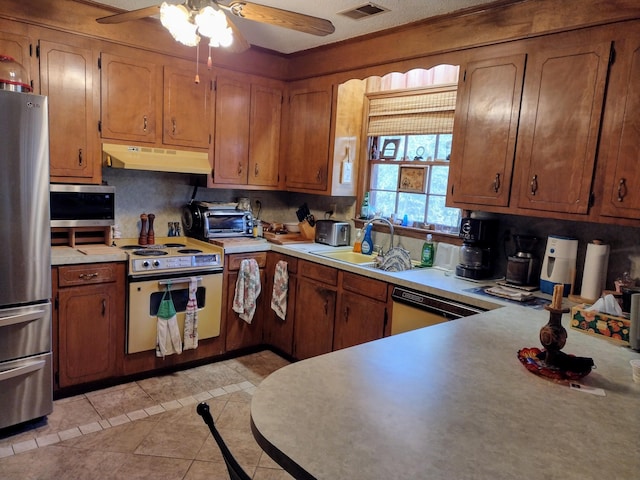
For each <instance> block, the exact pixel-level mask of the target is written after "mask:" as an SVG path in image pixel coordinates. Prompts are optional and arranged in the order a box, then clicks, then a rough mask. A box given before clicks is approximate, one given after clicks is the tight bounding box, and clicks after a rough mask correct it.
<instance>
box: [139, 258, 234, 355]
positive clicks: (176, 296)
mask: <svg viewBox="0 0 640 480" xmlns="http://www.w3.org/2000/svg"><path fill="white" fill-rule="evenodd" d="M193 276H194V277H195V278H197V279H198V289H197V292H196V298H197V304H198V338H199V339H200V340H204V339H206V338H213V337H217V336H219V335H220V317H221V315H222V271H221V270H220V271H215V272H198V273H197V274H194V275H193ZM190 281H191V276H190V275H189V274H188V273H187V274H185V273H181V274H177V275H163V276H152V277H140V278H129V298H128V301H129V307H128V318H127V353H138V352H144V351H147V350H155V348H156V338H157V321H158V317H157V315H158V307H159V306H160V302H161V300H162V296H163V295H164V293H165V291H166V290H167V289H169V291H170V293H171V299H172V300H173V304H174V306H175V309H176V317H177V319H178V328H179V330H180V335H181V337H182V340H183V341H184V319H185V311H186V308H187V302H188V300H189V282H190Z"/></svg>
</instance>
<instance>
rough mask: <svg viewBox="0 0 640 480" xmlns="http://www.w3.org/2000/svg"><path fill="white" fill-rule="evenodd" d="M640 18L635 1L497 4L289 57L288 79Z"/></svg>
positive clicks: (543, 0)
mask: <svg viewBox="0 0 640 480" xmlns="http://www.w3.org/2000/svg"><path fill="white" fill-rule="evenodd" d="M638 18H640V2H638V1H637V0H514V1H506V2H505V1H500V2H496V3H494V4H493V6H492V8H487V7H486V6H485V7H482V8H476V9H467V10H465V11H463V12H462V13H458V14H452V15H443V16H440V17H436V18H432V19H429V20H424V21H421V22H416V23H413V24H411V25H408V26H403V27H398V28H394V29H390V30H386V31H384V32H379V33H377V34H372V35H367V36H362V37H358V38H356V39H351V40H346V41H343V42H339V43H335V44H332V45H328V46H325V47H319V48H316V49H313V50H308V51H305V52H298V53H295V54H291V55H290V56H289V60H290V61H289V65H288V67H289V72H288V75H287V78H288V79H289V80H303V79H307V78H313V77H318V76H323V75H331V74H339V73H343V72H349V71H354V70H358V69H366V70H370V71H371V70H372V71H375V69H376V68H378V69H379V68H380V66H385V65H388V64H390V63H394V62H395V63H397V62H410V61H411V60H415V59H417V58H420V57H423V58H424V57H427V56H432V55H441V54H445V53H448V52H460V51H462V50H465V49H469V48H473V47H480V46H485V45H492V44H497V43H503V42H507V41H513V40H521V39H525V38H532V37H536V36H542V35H546V34H550V33H557V32H562V31H570V30H577V29H580V28H585V27H590V26H597V25H605V24H609V23H614V22H620V21H625V20H634V19H638ZM387 71H388V70H387ZM379 73H380V72H378V74H379ZM385 73H386V72H385Z"/></svg>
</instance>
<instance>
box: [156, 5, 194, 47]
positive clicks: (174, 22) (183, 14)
mask: <svg viewBox="0 0 640 480" xmlns="http://www.w3.org/2000/svg"><path fill="white" fill-rule="evenodd" d="M160 22H161V23H162V26H163V27H165V28H166V29H167V30H169V33H171V36H172V37H173V38H174V39H175V40H177V41H178V42H180V43H182V44H183V45H187V46H188V47H194V46H196V45H197V44H198V42H199V41H200V37H199V36H198V33H197V29H198V26H197V25H195V24H194V23H193V22H192V21H191V15H190V13H189V11H188V10H187V9H186V8H185V6H184V5H170V4H168V3H167V2H163V3H162V5H161V6H160Z"/></svg>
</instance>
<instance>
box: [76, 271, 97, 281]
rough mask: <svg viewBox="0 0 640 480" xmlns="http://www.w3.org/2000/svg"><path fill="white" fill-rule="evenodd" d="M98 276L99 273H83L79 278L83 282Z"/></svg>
mask: <svg viewBox="0 0 640 480" xmlns="http://www.w3.org/2000/svg"><path fill="white" fill-rule="evenodd" d="M97 276H98V272H94V273H81V274H80V275H78V278H81V279H82V280H91V279H92V278H94V277H97Z"/></svg>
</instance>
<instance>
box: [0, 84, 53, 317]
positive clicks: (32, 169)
mask: <svg viewBox="0 0 640 480" xmlns="http://www.w3.org/2000/svg"><path fill="white" fill-rule="evenodd" d="M0 172H2V173H1V174H0V192H2V202H0V225H2V228H0V245H2V255H0V272H2V275H0V307H1V306H9V305H21V304H28V303H32V302H37V301H41V300H46V299H49V298H50V297H51V273H50V268H51V240H50V237H51V233H50V221H49V217H50V213H49V134H48V114H47V98H46V97H43V96H40V95H32V94H28V93H19V92H11V91H8V90H0Z"/></svg>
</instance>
